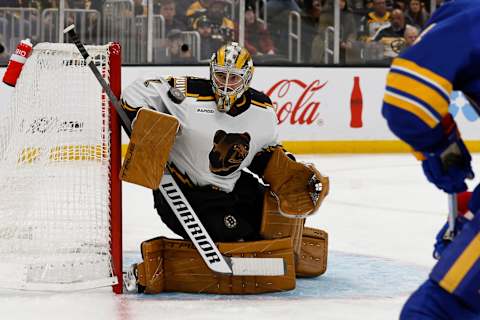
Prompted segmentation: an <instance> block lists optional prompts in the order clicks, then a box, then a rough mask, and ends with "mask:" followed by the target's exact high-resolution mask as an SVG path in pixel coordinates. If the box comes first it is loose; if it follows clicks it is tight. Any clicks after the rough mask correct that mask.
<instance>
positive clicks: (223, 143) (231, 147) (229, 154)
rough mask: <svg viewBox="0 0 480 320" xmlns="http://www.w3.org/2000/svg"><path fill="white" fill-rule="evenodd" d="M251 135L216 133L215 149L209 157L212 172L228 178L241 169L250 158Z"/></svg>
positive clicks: (219, 131) (214, 139) (221, 131)
mask: <svg viewBox="0 0 480 320" xmlns="http://www.w3.org/2000/svg"><path fill="white" fill-rule="evenodd" d="M249 149H250V135H249V134H248V133H246V132H244V133H226V132H225V131H223V130H218V131H217V132H215V137H214V138H213V148H212V151H210V154H209V155H208V158H209V160H210V171H211V172H213V173H214V174H216V175H219V176H228V175H229V174H230V173H232V172H234V171H235V170H237V169H238V168H239V167H240V164H241V163H242V161H243V160H245V158H246V157H247V156H248V150H249Z"/></svg>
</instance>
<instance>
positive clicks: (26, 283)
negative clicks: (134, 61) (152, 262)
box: [0, 43, 123, 293]
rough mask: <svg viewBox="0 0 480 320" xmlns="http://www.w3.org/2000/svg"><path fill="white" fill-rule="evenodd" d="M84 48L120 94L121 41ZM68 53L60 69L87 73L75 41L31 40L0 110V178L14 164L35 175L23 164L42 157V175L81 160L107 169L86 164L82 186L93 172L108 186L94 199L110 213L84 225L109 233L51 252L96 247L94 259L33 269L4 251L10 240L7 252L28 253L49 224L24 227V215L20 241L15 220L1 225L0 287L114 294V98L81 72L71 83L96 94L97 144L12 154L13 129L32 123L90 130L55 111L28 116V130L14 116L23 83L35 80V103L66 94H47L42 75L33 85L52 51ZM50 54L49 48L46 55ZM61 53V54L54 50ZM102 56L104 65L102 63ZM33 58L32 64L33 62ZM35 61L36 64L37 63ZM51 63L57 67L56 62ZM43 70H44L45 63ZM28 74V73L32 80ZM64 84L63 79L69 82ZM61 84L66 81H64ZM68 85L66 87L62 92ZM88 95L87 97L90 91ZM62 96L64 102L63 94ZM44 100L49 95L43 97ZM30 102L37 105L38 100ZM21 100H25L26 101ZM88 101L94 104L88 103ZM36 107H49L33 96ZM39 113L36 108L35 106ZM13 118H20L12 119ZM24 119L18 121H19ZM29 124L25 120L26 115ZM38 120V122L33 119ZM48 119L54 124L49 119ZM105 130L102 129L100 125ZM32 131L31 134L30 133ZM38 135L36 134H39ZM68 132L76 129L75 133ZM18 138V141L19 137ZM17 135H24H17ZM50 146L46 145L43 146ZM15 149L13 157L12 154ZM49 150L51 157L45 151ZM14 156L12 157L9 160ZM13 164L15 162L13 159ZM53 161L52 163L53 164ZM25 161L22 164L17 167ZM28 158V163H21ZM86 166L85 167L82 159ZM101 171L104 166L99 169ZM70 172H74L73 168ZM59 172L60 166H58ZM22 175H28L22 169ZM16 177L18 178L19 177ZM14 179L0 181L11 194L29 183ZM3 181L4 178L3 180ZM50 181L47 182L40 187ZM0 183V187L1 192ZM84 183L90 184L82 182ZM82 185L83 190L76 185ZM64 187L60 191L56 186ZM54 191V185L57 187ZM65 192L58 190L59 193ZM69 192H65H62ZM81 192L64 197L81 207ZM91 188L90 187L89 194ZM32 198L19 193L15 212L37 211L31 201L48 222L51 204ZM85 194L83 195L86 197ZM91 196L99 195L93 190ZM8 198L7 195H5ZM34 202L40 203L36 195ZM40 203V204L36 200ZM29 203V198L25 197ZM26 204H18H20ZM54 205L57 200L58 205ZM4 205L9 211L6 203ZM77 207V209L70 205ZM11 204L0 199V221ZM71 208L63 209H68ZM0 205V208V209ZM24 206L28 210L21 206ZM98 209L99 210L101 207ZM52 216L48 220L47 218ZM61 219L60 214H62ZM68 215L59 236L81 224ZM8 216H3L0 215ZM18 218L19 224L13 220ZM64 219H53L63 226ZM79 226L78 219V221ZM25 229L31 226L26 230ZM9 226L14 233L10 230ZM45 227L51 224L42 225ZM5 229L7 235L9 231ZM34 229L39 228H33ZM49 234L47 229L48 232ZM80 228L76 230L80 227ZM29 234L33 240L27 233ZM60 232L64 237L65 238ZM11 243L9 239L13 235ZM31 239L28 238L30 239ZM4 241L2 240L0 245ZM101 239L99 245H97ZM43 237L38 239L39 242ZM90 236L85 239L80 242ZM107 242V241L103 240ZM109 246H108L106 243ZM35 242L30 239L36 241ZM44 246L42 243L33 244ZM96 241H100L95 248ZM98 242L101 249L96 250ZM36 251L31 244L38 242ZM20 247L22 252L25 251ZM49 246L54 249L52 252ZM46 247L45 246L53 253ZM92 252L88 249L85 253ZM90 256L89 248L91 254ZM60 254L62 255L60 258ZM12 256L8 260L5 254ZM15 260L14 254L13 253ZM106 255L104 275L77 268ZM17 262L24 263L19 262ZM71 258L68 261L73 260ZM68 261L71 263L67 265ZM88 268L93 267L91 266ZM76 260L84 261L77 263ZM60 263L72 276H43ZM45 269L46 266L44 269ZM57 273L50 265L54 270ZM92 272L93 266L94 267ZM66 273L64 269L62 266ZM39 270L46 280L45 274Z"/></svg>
mask: <svg viewBox="0 0 480 320" xmlns="http://www.w3.org/2000/svg"><path fill="white" fill-rule="evenodd" d="M86 48H87V50H88V51H89V52H91V55H92V57H93V59H94V60H95V59H97V58H98V57H100V58H98V59H99V64H98V66H99V71H100V72H101V73H102V75H103V76H104V77H105V79H106V81H107V82H108V83H109V84H110V87H111V89H112V91H113V92H114V94H115V95H116V96H117V97H119V95H120V91H121V71H120V68H121V58H120V56H121V48H120V45H119V44H118V43H109V44H107V45H104V46H87V47H86ZM64 51H65V52H67V55H69V56H70V57H71V59H64V60H62V61H63V62H62V64H63V65H62V67H65V68H66V69H65V70H68V68H69V67H72V70H70V71H72V72H79V73H81V72H83V73H85V72H87V73H88V74H90V75H91V70H89V68H88V67H87V65H86V63H85V62H84V61H83V59H82V58H81V56H80V54H79V53H78V52H77V51H78V50H77V49H76V48H75V46H74V45H72V44H52V43H42V44H38V45H37V46H35V48H34V50H33V52H32V56H31V57H30V58H29V59H28V60H27V63H26V64H25V66H24V70H23V71H22V74H21V76H20V78H19V80H18V84H17V87H16V89H15V93H14V96H13V98H12V106H11V108H10V110H9V112H8V113H4V114H3V116H2V114H0V179H2V178H5V177H7V178H9V177H10V176H9V175H15V170H19V167H20V170H23V171H27V173H26V174H27V175H28V174H29V173H28V170H31V171H32V172H31V174H32V176H34V177H35V176H36V175H39V173H37V172H34V170H38V167H35V168H34V166H31V167H32V168H33V169H32V168H27V167H28V166H29V164H31V163H41V160H42V159H43V161H45V163H47V165H46V166H45V168H40V169H46V170H52V172H51V173H48V172H47V174H46V176H49V175H52V176H53V175H60V176H61V175H62V174H64V173H59V170H61V169H62V168H63V169H65V170H64V171H65V172H67V173H65V175H66V176H67V179H65V180H68V174H69V173H68V169H66V167H68V166H74V167H75V165H76V164H79V163H80V164H82V163H84V162H85V163H92V167H94V165H95V164H96V163H101V166H103V167H107V168H108V172H107V173H106V174H105V173H100V177H97V176H96V175H97V174H99V171H98V170H97V169H91V170H90V168H89V169H87V172H88V174H87V177H85V180H82V181H84V182H85V183H84V185H86V186H88V185H89V184H90V183H89V182H90V175H91V176H92V177H93V179H98V180H99V181H100V180H101V184H105V188H106V189H108V194H106V195H105V194H102V195H101V196H100V198H101V199H100V200H101V201H99V203H100V205H99V206H101V207H103V206H106V207H108V208H102V210H104V211H105V212H108V217H104V218H102V219H103V220H102V221H101V222H100V223H99V226H96V225H95V224H93V225H92V224H90V225H89V226H87V227H85V228H93V229H98V230H100V232H99V233H106V235H104V234H102V235H101V236H100V237H99V238H100V239H98V238H95V239H94V240H93V241H90V243H91V247H93V249H92V248H88V245H85V244H83V247H80V248H73V249H72V247H68V246H66V248H54V249H53V250H54V252H55V254H59V255H60V256H61V255H62V253H64V252H62V251H68V252H67V254H68V255H77V256H80V255H81V253H82V251H85V252H86V251H89V250H90V251H93V252H95V251H98V252H95V254H96V255H97V256H94V258H93V260H95V261H82V260H75V259H73V258H72V259H73V260H72V259H70V258H69V259H70V260H67V262H63V263H62V262H58V263H57V262H56V261H54V260H55V259H54V258H49V259H50V260H49V262H48V263H44V264H43V265H41V266H39V267H38V270H39V271H38V270H36V269H35V268H37V267H35V263H30V264H29V263H25V262H24V261H23V260H22V259H19V260H15V258H14V257H12V256H10V255H9V254H8V252H7V251H6V250H9V248H8V246H12V244H13V246H12V248H13V249H12V250H14V249H19V250H20V252H18V253H16V255H17V256H20V255H22V254H25V255H27V256H28V255H29V254H30V252H28V250H30V249H31V247H32V243H34V241H32V240H36V239H35V235H38V234H39V232H38V231H39V230H40V231H43V229H42V228H48V226H47V227H45V226H44V225H42V226H41V227H39V226H38V225H35V224H34V223H33V224H31V225H30V227H28V225H29V221H28V219H25V220H26V221H25V222H24V224H25V225H27V227H23V233H24V234H25V235H24V237H25V238H24V239H22V235H21V234H20V233H21V232H18V230H19V228H18V227H17V225H16V224H15V225H14V226H15V227H11V228H10V229H8V228H5V227H4V228H3V231H2V230H0V287H6V288H15V289H25V290H54V291H64V290H79V289H87V288H94V287H99V286H112V287H113V291H114V292H116V293H121V292H122V287H123V285H122V225H121V221H122V218H121V217H122V214H121V183H120V180H119V178H118V177H119V171H120V162H121V140H120V124H119V119H118V116H117V114H116V112H115V111H114V108H113V106H112V105H111V104H109V103H108V98H107V96H106V94H105V92H104V91H103V90H102V89H101V87H100V85H99V84H98V82H97V81H96V79H95V78H94V77H93V76H90V77H89V76H87V75H86V73H85V76H82V78H81V81H83V82H81V83H77V84H76V85H77V86H78V87H79V90H80V91H81V90H83V89H82V88H83V87H85V88H88V89H85V92H82V94H85V95H86V96H85V95H84V96H83V98H85V99H86V98H88V97H89V96H94V99H99V101H100V105H101V108H102V111H101V113H102V115H101V116H100V118H101V119H96V120H99V121H98V122H95V121H94V122H95V124H94V125H92V126H95V127H98V126H101V129H100V130H101V135H102V139H104V140H102V141H104V142H102V143H97V144H93V145H89V144H88V143H87V144H69V142H62V143H60V144H59V145H57V146H56V147H50V148H48V151H47V150H43V149H42V148H35V147H31V148H30V147H22V148H21V149H20V151H18V150H17V152H16V153H15V152H12V151H13V150H15V145H16V144H19V141H18V137H17V136H16V133H18V132H19V130H20V131H22V130H23V131H22V134H24V135H25V132H26V131H28V130H30V129H31V130H33V129H32V128H35V130H37V132H36V133H39V132H40V131H41V130H45V131H49V130H50V129H51V128H50V127H51V126H53V125H56V132H57V133H58V132H61V131H62V130H65V131H71V132H72V131H75V130H77V131H82V130H83V129H84V128H85V130H84V131H85V133H87V131H88V130H87V127H88V124H85V127H83V123H82V122H81V121H78V123H77V122H75V121H63V120H58V119H53V118H55V115H53V116H52V117H51V118H49V117H44V116H42V117H39V118H37V119H35V120H33V121H30V123H29V125H27V126H26V128H27V129H25V123H23V124H22V123H20V124H19V123H18V122H19V121H18V120H19V119H22V115H21V112H22V111H21V110H18V108H16V107H15V106H18V105H19V104H20V105H22V101H23V100H22V97H21V95H22V94H21V93H19V92H22V91H21V90H22V86H24V85H26V84H25V83H28V82H29V81H30V82H32V81H33V84H32V83H30V86H28V85H27V87H28V88H32V89H31V90H30V91H31V92H29V95H31V96H32V97H33V101H37V100H35V99H36V98H38V97H40V98H39V100H40V101H41V100H42V99H41V97H42V96H48V95H57V94H59V96H62V94H63V95H66V93H63V92H51V91H52V90H50V91H49V90H46V89H45V87H48V86H49V85H50V84H49V83H48V81H46V82H47V83H45V81H43V82H41V81H37V82H38V83H35V81H34V79H36V77H38V78H41V75H39V73H41V72H44V71H48V70H42V69H43V68H42V67H41V66H42V64H47V65H48V63H49V61H51V60H52V61H55V58H54V56H55V53H54V52H64ZM45 52H47V54H46V58H45V59H44V60H42V59H40V60H39V59H36V57H38V55H40V54H45ZM48 52H49V53H48ZM103 52H104V53H105V57H102V54H103ZM48 54H51V57H49V56H48ZM58 54H60V53H58ZM101 59H105V61H106V62H105V63H104V62H102V61H103V60H101ZM35 64H37V65H35ZM39 65H40V67H39ZM54 65H55V66H57V65H56V64H55V62H54ZM31 68H33V70H34V71H33V80H32V79H31V77H32V73H30V72H29V70H31ZM44 69H48V68H44ZM70 76H71V78H75V77H76V76H77V74H71V75H70ZM29 77H30V78H29ZM69 78H70V77H69V76H68V75H67V76H66V78H62V79H63V80H64V81H66V82H68V80H69ZM66 85H68V83H67V84H66ZM92 86H96V87H97V88H98V90H97V89H92V88H93V87H92ZM64 88H66V87H64ZM66 91H68V90H66ZM25 95H27V94H26V93H25V92H23V96H25ZM75 98H76V99H79V100H80V99H82V97H75ZM90 98H91V97H90ZM62 99H64V100H62ZM68 99H72V97H68V96H67V97H62V98H60V100H55V101H62V103H65V104H66V105H68V103H67V102H68ZM47 101H48V100H47ZM34 104H37V102H35V103H34ZM23 105H25V103H23ZM92 105H93V104H92ZM35 106H36V107H38V108H40V109H41V108H45V107H49V106H45V105H42V103H41V102H38V105H35ZM34 112H36V111H34ZM15 122H17V123H15ZM20 122H21V121H20ZM23 122H26V121H23ZM33 123H35V125H33ZM50 123H53V124H51V125H50ZM102 130H103V131H102ZM30 133H31V132H30ZM40 134H41V132H40ZM72 135H73V134H72ZM30 138H31V140H32V141H35V137H34V135H32V134H31V135H30ZM16 139H17V140H16ZM20 140H21V138H20ZM24 140H26V141H21V142H22V143H24V144H25V145H27V146H28V145H29V144H28V142H29V141H28V139H25V138H24ZM44 149H47V148H44ZM12 154H14V156H13V157H12V156H11V155H12ZM47 154H48V155H47ZM12 158H13V161H12ZM15 162H16V163H15ZM52 163H53V165H52ZM22 164H23V165H24V166H23V167H22V166H21V165H22ZM25 164H26V165H25ZM87 166H90V165H87ZM102 170H103V169H102ZM73 171H75V170H73ZM62 172H63V171H62ZM22 174H25V172H24V173H22ZM18 180H20V181H18ZM13 181H15V182H16V184H17V186H7V187H5V186H4V187H3V191H5V190H8V189H7V188H10V189H11V190H13V191H9V192H15V190H16V189H15V188H17V187H19V186H18V184H19V185H20V188H21V187H28V186H25V185H24V186H22V182H21V179H17V180H13ZM0 183H1V181H0ZM45 187H47V186H45ZM1 188H2V187H1V186H0V192H1V191H2V190H1ZM87 188H88V187H87ZM81 190H84V189H81ZM60 191H62V190H60ZM58 192H59V190H57V193H58ZM60 193H62V192H60ZM67 193H68V191H67ZM78 193H79V194H80V195H78V196H77V194H73V195H69V197H67V198H66V199H67V202H68V203H69V204H70V205H72V203H73V205H74V206H81V203H82V201H83V200H85V201H86V202H89V199H80V200H79V199H78V198H81V197H82V194H83V191H81V192H78ZM45 194H47V197H50V195H48V193H42V195H43V197H45ZM88 194H89V193H88ZM31 195H32V197H31V198H30V200H32V199H34V201H32V203H30V204H22V201H21V200H22V199H18V203H19V204H21V205H20V207H19V206H18V205H17V207H16V209H17V210H18V209H19V208H20V209H22V208H24V209H30V210H37V209H38V208H34V207H35V205H37V206H40V207H42V208H41V209H38V212H40V213H39V214H40V215H41V216H42V217H44V218H45V220H47V221H48V220H49V218H52V217H49V214H48V212H49V210H50V209H52V205H50V204H49V205H44V204H43V202H42V200H44V199H35V196H34V195H35V190H32V192H31ZM85 197H88V196H87V195H85ZM95 197H96V196H95ZM51 198H52V199H51V200H52V201H53V203H55V201H56V200H57V199H56V198H57V195H56V194H53V195H52V196H51ZM58 198H59V199H63V201H64V202H65V198H62V197H61V196H58ZM7 200H8V197H7ZM37 200H38V201H37ZM36 201H37V202H36ZM25 202H28V201H25ZM22 205H23V207H22ZM56 205H57V204H55V206H56ZM58 205H59V208H62V206H63V205H64V204H62V203H60V204H58ZM97 205H98V204H97V203H95V204H94V206H97ZM5 208H7V209H5ZM65 208H69V207H68V204H65ZM74 209H76V208H74ZM8 210H9V208H8V207H7V206H5V205H4V206H3V210H2V206H1V205H0V225H1V221H2V215H3V219H5V218H6V217H7V218H8V216H7V215H8V214H9V212H8ZM67 210H68V209H67ZM2 211H3V212H2ZM19 211H20V212H23V211H22V210H19ZM25 212H27V211H26V210H25ZM102 212H103V211H102ZM11 216H12V213H11V212H10V217H11ZM52 220H53V221H52ZM60 220H61V219H60ZM65 220H67V224H66V225H67V226H68V223H69V222H70V221H68V218H67V219H65ZM73 220H74V219H72V222H71V224H72V225H73V226H72V227H71V226H69V227H68V228H67V230H66V231H67V233H66V235H61V236H60V237H59V239H67V240H68V238H69V236H70V235H69V234H68V231H69V230H70V232H72V233H73V232H77V231H78V230H76V229H75V228H78V226H77V225H76V224H75V221H73ZM86 220H88V213H87V218H86ZM4 221H5V220H4ZM15 223H18V222H15ZM60 223H62V222H58V224H60ZM48 224H50V225H56V224H57V221H56V220H55V217H53V219H50V221H49V222H48V223H46V225H48ZM82 226H83V225H82ZM29 228H30V229H29ZM12 230H13V231H12ZM44 230H48V229H44ZM53 230H54V231H53V234H55V233H56V232H57V231H56V229H55V228H54V229H53ZM9 231H10V234H9V233H8V232H9ZM36 232H37V233H36ZM50 232H52V231H50ZM81 232H82V230H80V233H81ZM9 236H11V237H13V238H10V239H8V237H9ZM28 237H30V239H28ZM62 237H63V238H62ZM12 239H13V241H9V240H12ZM29 240H30V241H29ZM39 240H43V239H42V238H39ZM2 241H3V242H4V243H3V245H2ZM95 241H97V242H98V243H100V245H98V243H96V242H95ZM22 242H25V243H29V244H28V246H25V247H22ZM39 242H41V241H39ZM85 242H88V241H85ZM107 242H108V243H107ZM16 243H20V245H19V246H18V248H17V247H15V244H16ZM55 245H57V246H61V245H62V241H57V242H56V244H55V243H54V246H55ZM107 245H108V248H107ZM34 246H35V245H33V247H34ZM38 246H39V247H41V244H39V245H38ZM95 246H97V247H95ZM99 248H102V249H101V250H100V249H99ZM35 249H36V248H35ZM22 250H23V251H22ZM50 251H52V250H50ZM50 251H49V252H50ZM90 251H89V252H90ZM90 254H91V253H90ZM34 255H35V256H36V258H35V259H33V260H41V259H42V257H43V256H42V254H40V253H37V252H36V251H35V253H34ZM45 256H47V257H48V256H49V253H47V254H45ZM63 257H65V255H64V256H63ZM9 258H10V260H9ZM17 258H18V257H17ZM103 260H108V264H109V267H108V269H109V270H105V269H106V267H104V266H103V267H102V268H103V269H101V272H100V273H107V272H108V275H106V276H102V277H101V278H98V279H95V278H93V276H92V279H89V276H88V275H86V274H82V273H88V272H89V271H90V270H94V269H95V268H96V265H97V264H98V265H101V264H102V263H103V262H104V261H103ZM18 261H21V262H18ZM72 261H73V262H72ZM69 264H71V266H69ZM89 264H90V265H91V266H90V265H89ZM79 265H81V267H79ZM54 267H55V268H57V269H62V270H64V271H65V270H67V271H68V270H70V269H71V270H73V271H75V270H77V271H79V272H77V274H73V276H72V277H71V278H69V277H68V276H67V279H60V280H59V281H57V282H55V281H56V280H55V281H54V280H53V279H50V278H49V276H46V275H47V274H50V273H51V272H50V271H51V270H52V269H54ZM49 268H50V270H48V269H49ZM32 269H34V270H36V271H35V272H34V271H32ZM54 271H55V270H54ZM95 271H97V270H96V269H95ZM36 273H39V277H40V278H41V279H42V281H43V282H42V281H39V280H38V279H37V280H35V281H31V280H32V279H31V278H34V276H32V275H33V274H36ZM67 273H68V272H67ZM42 276H43V278H42Z"/></svg>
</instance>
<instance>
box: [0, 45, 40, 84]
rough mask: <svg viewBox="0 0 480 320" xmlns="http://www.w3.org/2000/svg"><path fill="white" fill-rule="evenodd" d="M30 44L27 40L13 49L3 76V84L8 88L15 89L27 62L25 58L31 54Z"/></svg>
mask: <svg viewBox="0 0 480 320" xmlns="http://www.w3.org/2000/svg"><path fill="white" fill-rule="evenodd" d="M32 48H33V46H32V43H31V42H30V40H29V39H25V40H22V41H20V43H19V44H18V46H17V49H15V52H14V53H13V54H12V56H11V57H10V60H9V61H8V66H7V70H6V71H5V74H4V75H3V82H4V83H6V84H8V85H9V86H12V87H15V85H16V84H17V80H18V77H19V76H20V73H21V72H22V68H23V65H24V64H25V62H26V61H27V58H28V57H29V56H30V53H31V52H32Z"/></svg>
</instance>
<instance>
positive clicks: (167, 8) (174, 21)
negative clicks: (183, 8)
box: [158, 0, 186, 33]
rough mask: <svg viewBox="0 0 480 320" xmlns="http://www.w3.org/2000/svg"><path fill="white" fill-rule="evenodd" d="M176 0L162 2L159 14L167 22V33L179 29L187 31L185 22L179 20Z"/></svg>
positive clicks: (163, 0)
mask: <svg viewBox="0 0 480 320" xmlns="http://www.w3.org/2000/svg"><path fill="white" fill-rule="evenodd" d="M176 9H177V8H176V4H175V1H174V0H162V1H161V2H160V8H159V11H158V13H159V14H161V15H162V16H163V19H164V20H165V33H168V32H169V31H170V30H173V29H179V30H186V26H185V23H184V22H183V20H181V19H178V18H177V10H176Z"/></svg>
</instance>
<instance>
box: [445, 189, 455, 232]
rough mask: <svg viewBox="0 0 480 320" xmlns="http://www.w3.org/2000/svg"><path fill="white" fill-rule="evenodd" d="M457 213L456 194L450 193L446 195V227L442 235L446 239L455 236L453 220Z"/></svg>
mask: <svg viewBox="0 0 480 320" xmlns="http://www.w3.org/2000/svg"><path fill="white" fill-rule="evenodd" d="M457 214H458V204H457V194H456V193H452V194H449V195H448V218H447V221H448V227H447V230H446V231H445V235H444V236H443V238H444V239H446V240H452V239H453V237H454V236H455V220H456V219H457Z"/></svg>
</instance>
